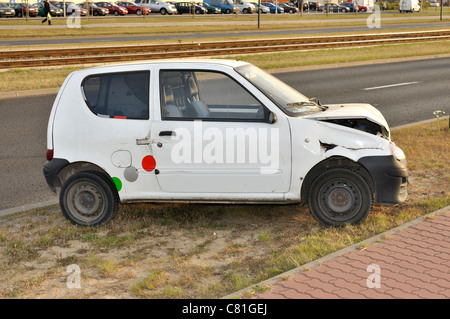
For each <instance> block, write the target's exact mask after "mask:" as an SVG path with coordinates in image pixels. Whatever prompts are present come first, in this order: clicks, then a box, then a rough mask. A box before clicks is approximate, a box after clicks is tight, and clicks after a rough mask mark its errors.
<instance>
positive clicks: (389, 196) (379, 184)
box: [358, 156, 408, 205]
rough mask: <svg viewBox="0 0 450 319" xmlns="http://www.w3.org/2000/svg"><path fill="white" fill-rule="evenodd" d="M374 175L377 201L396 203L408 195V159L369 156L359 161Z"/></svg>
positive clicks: (402, 200) (389, 203) (387, 203)
mask: <svg viewBox="0 0 450 319" xmlns="http://www.w3.org/2000/svg"><path fill="white" fill-rule="evenodd" d="M358 162H359V163H360V164H361V165H362V166H364V167H365V168H366V169H367V171H368V172H369V173H370V175H371V176H372V180H373V182H374V187H375V189H374V190H375V203H379V204H386V205H395V204H400V203H403V202H404V201H405V200H406V197H407V196H408V192H407V185H408V168H407V167H406V160H404V161H399V160H397V159H395V158H394V156H368V157H363V158H361V159H360V160H359V161H358Z"/></svg>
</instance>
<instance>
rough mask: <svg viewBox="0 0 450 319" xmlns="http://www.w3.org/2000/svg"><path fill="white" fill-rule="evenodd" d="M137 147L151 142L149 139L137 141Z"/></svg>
mask: <svg viewBox="0 0 450 319" xmlns="http://www.w3.org/2000/svg"><path fill="white" fill-rule="evenodd" d="M136 144H137V145H148V144H150V140H149V139H148V138H147V137H144V138H138V139H136Z"/></svg>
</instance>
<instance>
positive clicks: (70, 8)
mask: <svg viewBox="0 0 450 319" xmlns="http://www.w3.org/2000/svg"><path fill="white" fill-rule="evenodd" d="M50 3H51V4H53V5H54V6H55V7H57V8H60V9H61V10H64V11H65V12H66V16H69V15H71V14H72V13H74V12H75V11H76V10H78V12H79V13H80V15H81V16H85V15H87V10H86V9H84V8H82V7H80V6H79V5H78V4H75V2H71V1H65V2H63V1H50ZM64 5H65V7H64ZM64 11H63V15H64Z"/></svg>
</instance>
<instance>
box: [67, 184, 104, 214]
mask: <svg viewBox="0 0 450 319" xmlns="http://www.w3.org/2000/svg"><path fill="white" fill-rule="evenodd" d="M104 198H105V195H104V193H103V192H102V191H101V190H100V189H99V188H98V187H97V186H96V185H95V184H94V183H91V182H84V181H80V182H78V183H76V184H74V185H73V187H71V188H70V190H69V192H68V194H67V206H68V209H69V211H70V213H71V214H72V215H73V217H74V218H76V219H78V220H82V221H84V222H92V221H94V220H97V219H98V218H100V217H101V216H102V215H103V213H104V212H105V207H106V202H105V200H104Z"/></svg>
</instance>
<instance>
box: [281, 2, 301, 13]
mask: <svg viewBox="0 0 450 319" xmlns="http://www.w3.org/2000/svg"><path fill="white" fill-rule="evenodd" d="M278 5H279V6H280V7H281V8H283V9H284V12H287V13H296V12H298V8H297V7H294V6H293V5H289V4H287V3H286V2H281V3H279V4H278Z"/></svg>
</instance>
